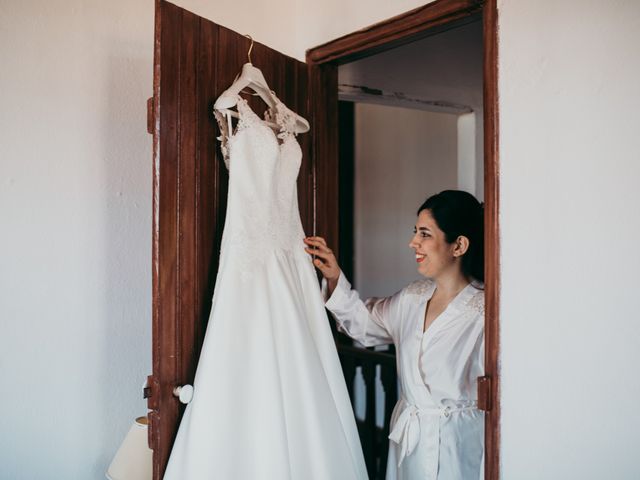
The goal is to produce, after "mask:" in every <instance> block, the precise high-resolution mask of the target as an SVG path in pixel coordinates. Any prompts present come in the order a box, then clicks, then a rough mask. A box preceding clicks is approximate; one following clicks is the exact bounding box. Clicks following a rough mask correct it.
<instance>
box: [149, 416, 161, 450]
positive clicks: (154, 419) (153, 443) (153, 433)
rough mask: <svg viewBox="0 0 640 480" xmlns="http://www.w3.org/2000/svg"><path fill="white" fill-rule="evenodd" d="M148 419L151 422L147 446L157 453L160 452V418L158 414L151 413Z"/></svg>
mask: <svg viewBox="0 0 640 480" xmlns="http://www.w3.org/2000/svg"><path fill="white" fill-rule="evenodd" d="M147 419H148V421H149V429H148V430H147V444H148V445H149V448H150V449H151V450H153V451H154V452H155V451H157V450H158V424H159V422H160V416H159V415H158V412H149V413H147Z"/></svg>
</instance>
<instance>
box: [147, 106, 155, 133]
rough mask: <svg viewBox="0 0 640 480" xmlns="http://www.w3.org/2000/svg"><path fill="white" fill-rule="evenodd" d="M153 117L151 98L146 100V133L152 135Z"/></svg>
mask: <svg viewBox="0 0 640 480" xmlns="http://www.w3.org/2000/svg"><path fill="white" fill-rule="evenodd" d="M154 124H155V117H154V115H153V97H151V98H148V99H147V132H148V133H150V134H151V135H153V125H154Z"/></svg>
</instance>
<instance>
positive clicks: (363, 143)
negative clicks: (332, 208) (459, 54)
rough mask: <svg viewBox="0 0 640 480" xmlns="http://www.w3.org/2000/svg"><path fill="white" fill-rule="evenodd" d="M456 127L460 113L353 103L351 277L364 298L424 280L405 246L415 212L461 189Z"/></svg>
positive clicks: (407, 242) (412, 225) (411, 228)
mask: <svg viewBox="0 0 640 480" xmlns="http://www.w3.org/2000/svg"><path fill="white" fill-rule="evenodd" d="M457 123H458V116H457V115H451V114H446V113H433V112H427V111H422V110H413V109H408V108H398V107H388V106H383V105H369V104H362V103H361V104H356V106H355V192H354V197H355V198H354V220H355V225H354V251H355V256H354V264H355V271H354V274H355V284H356V285H357V288H358V291H359V292H360V294H361V295H363V296H364V297H370V296H384V295H390V294H392V293H393V292H395V291H397V290H400V289H401V288H402V287H404V286H406V285H407V284H408V283H409V282H411V281H412V280H415V279H417V278H419V275H418V274H417V272H416V262H415V258H414V256H413V252H412V251H411V250H409V247H408V244H409V240H410V238H411V236H412V235H413V233H412V232H413V227H414V225H415V221H416V210H417V209H418V207H419V206H420V204H421V203H422V202H424V201H425V199H426V198H427V197H428V196H430V195H433V194H435V193H438V192H439V191H441V190H445V189H449V188H457V181H458V162H457V160H458V157H457V144H458V136H457Z"/></svg>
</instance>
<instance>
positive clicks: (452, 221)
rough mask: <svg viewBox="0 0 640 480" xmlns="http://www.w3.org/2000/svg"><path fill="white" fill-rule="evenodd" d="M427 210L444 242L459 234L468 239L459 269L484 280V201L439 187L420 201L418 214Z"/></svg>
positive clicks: (451, 241) (466, 193)
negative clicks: (438, 189)
mask: <svg viewBox="0 0 640 480" xmlns="http://www.w3.org/2000/svg"><path fill="white" fill-rule="evenodd" d="M423 210H429V212H431V215H432V216H433V218H434V219H435V221H436V223H437V224H438V227H439V228H440V230H442V231H443V232H444V235H445V239H446V241H447V242H448V243H453V242H455V241H456V239H457V238H458V237H459V236H461V235H462V236H465V237H467V238H468V239H469V248H468V250H467V252H466V253H465V254H464V255H463V256H462V273H463V274H465V275H466V276H467V277H471V278H474V279H475V280H478V281H480V282H484V204H483V203H481V202H479V201H478V200H477V199H476V197H474V196H473V195H471V194H470V193H469V192H464V191H462V190H443V191H442V192H440V193H437V194H435V195H433V196H431V197H429V198H427V200H426V201H425V202H424V203H423V204H422V205H420V208H419V209H418V215H420V212H422V211H423Z"/></svg>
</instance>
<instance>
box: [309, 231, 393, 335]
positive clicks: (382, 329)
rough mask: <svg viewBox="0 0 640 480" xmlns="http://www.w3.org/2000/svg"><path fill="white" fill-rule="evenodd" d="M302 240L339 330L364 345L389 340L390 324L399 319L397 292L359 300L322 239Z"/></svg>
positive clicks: (310, 238)
mask: <svg viewBox="0 0 640 480" xmlns="http://www.w3.org/2000/svg"><path fill="white" fill-rule="evenodd" d="M305 243H306V244H307V246H308V247H307V248H306V249H305V250H306V252H307V253H309V254H311V255H315V256H316V259H315V260H314V265H315V266H316V267H317V268H318V269H319V270H320V272H321V273H322V275H323V277H324V278H323V281H322V293H323V295H324V299H325V306H326V307H327V309H328V310H329V311H331V313H332V314H333V316H334V318H335V319H336V322H337V323H338V328H339V330H341V331H343V332H344V333H346V334H347V335H349V336H350V337H351V338H353V339H354V340H357V341H358V342H360V343H362V344H363V345H365V346H368V347H369V346H374V345H385V344H389V343H393V335H392V329H391V328H390V325H391V324H392V322H393V321H394V320H395V321H398V320H399V318H398V317H399V314H400V312H399V305H398V304H399V295H398V294H396V295H393V296H391V297H386V298H370V299H368V300H366V301H365V302H363V301H362V300H361V299H360V297H359V295H358V292H356V291H355V290H353V289H352V288H351V284H350V283H349V281H348V280H347V279H346V277H345V276H344V274H343V273H342V271H341V270H340V267H339V266H338V262H337V260H336V258H335V255H333V252H332V251H331V249H329V248H328V247H327V244H326V242H325V241H324V239H323V238H322V237H309V238H306V239H305Z"/></svg>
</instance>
